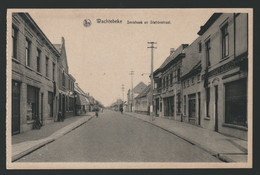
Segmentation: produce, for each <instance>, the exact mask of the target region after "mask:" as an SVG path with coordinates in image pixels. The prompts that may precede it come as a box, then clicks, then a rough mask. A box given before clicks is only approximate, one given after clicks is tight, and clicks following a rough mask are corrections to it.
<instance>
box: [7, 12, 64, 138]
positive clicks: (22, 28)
mask: <svg viewBox="0 0 260 175" xmlns="http://www.w3.org/2000/svg"><path fill="white" fill-rule="evenodd" d="M11 34H12V38H11V41H12V44H11V45H12V48H11V55H9V56H8V57H9V58H8V59H12V134H18V133H20V132H25V131H27V130H31V129H32V125H33V123H34V121H35V120H39V121H41V123H42V124H43V125H44V124H46V123H49V122H53V121H54V120H55V118H56V117H57V110H56V109H57V93H56V85H55V84H56V82H57V78H58V76H57V60H58V58H59V56H60V53H59V52H58V50H57V49H56V48H55V47H54V46H53V45H52V43H51V42H50V41H49V40H48V38H47V37H46V36H45V35H44V33H43V32H42V31H41V29H40V28H39V27H38V26H37V24H36V23H35V21H34V20H33V19H32V18H31V16H30V15H29V14H28V13H13V14H12V33H11Z"/></svg>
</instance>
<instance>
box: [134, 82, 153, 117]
mask: <svg viewBox="0 0 260 175" xmlns="http://www.w3.org/2000/svg"><path fill="white" fill-rule="evenodd" d="M150 101H151V85H148V86H147V87H146V88H145V89H144V90H143V91H142V92H141V93H140V94H139V95H138V96H137V97H135V112H137V113H141V114H146V115H149V114H150V105H149V104H150Z"/></svg>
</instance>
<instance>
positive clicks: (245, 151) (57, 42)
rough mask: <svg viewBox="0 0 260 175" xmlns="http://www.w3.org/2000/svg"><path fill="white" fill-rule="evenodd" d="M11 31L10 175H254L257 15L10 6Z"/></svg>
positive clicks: (8, 90)
mask: <svg viewBox="0 0 260 175" xmlns="http://www.w3.org/2000/svg"><path fill="white" fill-rule="evenodd" d="M6 25H7V32H6V39H7V44H6V63H7V70H6V75H7V86H6V93H7V97H6V102H7V103H6V104H7V110H6V112H7V114H6V116H7V117H6V165H7V169H135V168H138V169H153V168H156V169H164V168H168V169H176V168H183V169H190V168H202V169H203V168H252V164H253V163H252V161H253V160H252V159H253V158H252V157H253V150H252V142H253V137H252V135H253V124H252V123H253V119H252V118H253V115H252V110H253V107H252V104H253V101H252V97H253V93H252V90H253V87H252V86H253V79H252V77H253V73H252V72H253V41H252V40H253V38H252V36H253V33H252V31H253V10H252V9H250V8H243V9H240V8H237V9H236V8H230V9H228V8H226V9H221V8H204V9H200V8H183V9H177V8H176V9H174V8H166V9H160V8H158V9H149V8H143V9H142V8H140V9H127V8H126V9H95V8H88V9H84V8H82V9H80V8H79V9H73V8H72V9H62V8H59V9H55V8H52V9H7V24H6Z"/></svg>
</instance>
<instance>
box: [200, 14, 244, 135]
mask: <svg viewBox="0 0 260 175" xmlns="http://www.w3.org/2000/svg"><path fill="white" fill-rule="evenodd" d="M198 35H200V41H201V45H202V53H203V54H202V59H201V61H202V62H201V63H202V80H203V89H202V92H201V99H202V101H203V103H202V104H201V105H202V106H201V107H202V108H201V109H202V110H201V115H202V116H203V118H202V120H201V125H202V126H203V127H204V128H207V129H210V130H215V131H217V132H220V133H224V134H228V135H232V136H235V137H238V138H241V139H245V140H247V127H248V126H247V121H248V118H247V93H248V92H247V90H248V14H247V13H215V14H213V15H212V16H211V18H210V19H209V20H208V21H207V22H206V23H205V25H203V26H202V27H201V29H200V30H199V32H198Z"/></svg>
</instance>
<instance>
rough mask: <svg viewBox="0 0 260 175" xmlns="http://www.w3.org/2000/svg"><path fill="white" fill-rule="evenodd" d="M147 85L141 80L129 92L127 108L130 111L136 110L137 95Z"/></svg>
mask: <svg viewBox="0 0 260 175" xmlns="http://www.w3.org/2000/svg"><path fill="white" fill-rule="evenodd" d="M146 87H147V85H146V84H144V82H139V83H138V84H137V85H136V86H135V87H134V88H133V91H132V90H131V89H129V90H128V92H127V110H128V112H135V110H136V104H135V102H136V101H135V97H137V96H138V95H139V94H140V93H141V92H142V91H143V90H144V89H145V88H146Z"/></svg>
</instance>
